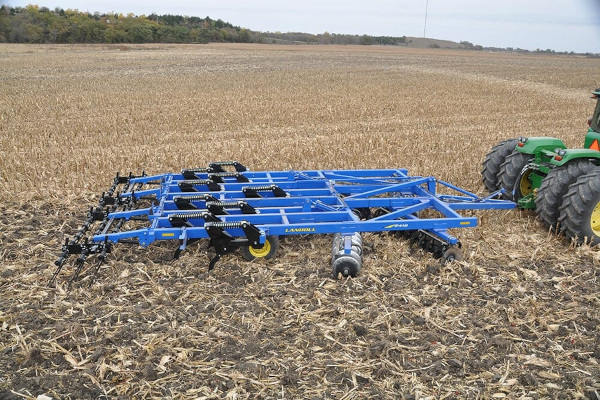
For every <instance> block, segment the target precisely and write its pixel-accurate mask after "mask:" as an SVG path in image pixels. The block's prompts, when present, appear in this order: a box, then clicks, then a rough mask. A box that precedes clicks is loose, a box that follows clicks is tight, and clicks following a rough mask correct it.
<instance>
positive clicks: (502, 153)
mask: <svg viewBox="0 0 600 400" xmlns="http://www.w3.org/2000/svg"><path fill="white" fill-rule="evenodd" d="M517 143H519V139H506V140H503V141H501V142H500V143H498V144H497V145H495V146H494V147H492V150H490V152H489V153H487V155H486V156H485V159H484V160H483V162H482V163H481V165H482V166H483V168H482V170H481V178H482V180H483V184H484V185H485V188H486V189H487V190H488V191H489V192H495V191H496V190H498V189H500V187H499V186H498V172H500V165H502V163H504V160H505V159H506V156H508V155H509V154H510V153H512V152H513V151H514V150H515V147H516V146H517Z"/></svg>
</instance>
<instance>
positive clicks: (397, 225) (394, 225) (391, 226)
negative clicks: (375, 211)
mask: <svg viewBox="0 0 600 400" xmlns="http://www.w3.org/2000/svg"><path fill="white" fill-rule="evenodd" d="M392 228H408V224H392V225H388V226H384V227H383V229H392Z"/></svg>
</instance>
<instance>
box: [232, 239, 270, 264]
mask: <svg viewBox="0 0 600 400" xmlns="http://www.w3.org/2000/svg"><path fill="white" fill-rule="evenodd" d="M278 250H279V237H277V236H274V235H268V236H267V238H266V241H265V244H264V246H263V247H261V248H255V247H251V246H244V247H240V253H242V257H243V258H244V260H246V261H252V260H254V259H257V258H262V259H265V260H270V259H272V258H274V257H275V256H276V255H277V251H278Z"/></svg>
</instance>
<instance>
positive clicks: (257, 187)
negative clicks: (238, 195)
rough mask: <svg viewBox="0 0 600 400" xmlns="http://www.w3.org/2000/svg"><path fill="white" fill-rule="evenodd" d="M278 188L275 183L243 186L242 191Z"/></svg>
mask: <svg viewBox="0 0 600 400" xmlns="http://www.w3.org/2000/svg"><path fill="white" fill-rule="evenodd" d="M275 189H279V187H278V186H277V185H264V186H244V187H243V188H242V191H246V190H255V191H257V192H261V191H265V190H275Z"/></svg>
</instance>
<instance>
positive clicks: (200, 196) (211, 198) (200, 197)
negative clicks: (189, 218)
mask: <svg viewBox="0 0 600 400" xmlns="http://www.w3.org/2000/svg"><path fill="white" fill-rule="evenodd" d="M178 199H183V200H190V201H194V200H204V201H217V199H216V198H215V197H214V196H212V195H210V194H208V193H202V194H194V195H191V196H175V197H173V200H174V201H175V200H178Z"/></svg>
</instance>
